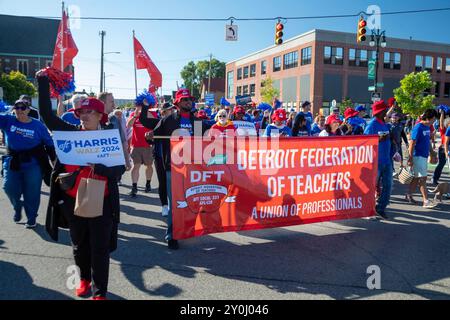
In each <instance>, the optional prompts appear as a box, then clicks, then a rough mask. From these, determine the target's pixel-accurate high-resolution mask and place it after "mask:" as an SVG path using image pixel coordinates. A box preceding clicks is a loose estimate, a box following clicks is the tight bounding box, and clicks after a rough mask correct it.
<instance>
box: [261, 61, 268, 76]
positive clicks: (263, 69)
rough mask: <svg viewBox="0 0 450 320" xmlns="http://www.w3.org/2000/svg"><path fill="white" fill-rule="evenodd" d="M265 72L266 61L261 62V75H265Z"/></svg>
mask: <svg viewBox="0 0 450 320" xmlns="http://www.w3.org/2000/svg"><path fill="white" fill-rule="evenodd" d="M266 72H267V61H266V60H264V61H261V74H266Z"/></svg>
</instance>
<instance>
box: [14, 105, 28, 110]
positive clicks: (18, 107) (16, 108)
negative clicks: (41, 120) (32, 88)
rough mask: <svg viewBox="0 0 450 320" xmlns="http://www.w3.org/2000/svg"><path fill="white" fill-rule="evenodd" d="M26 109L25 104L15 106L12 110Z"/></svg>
mask: <svg viewBox="0 0 450 320" xmlns="http://www.w3.org/2000/svg"><path fill="white" fill-rule="evenodd" d="M27 109H28V107H27V106H16V107H14V110H22V111H25V110H27Z"/></svg>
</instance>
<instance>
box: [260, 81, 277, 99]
mask: <svg viewBox="0 0 450 320" xmlns="http://www.w3.org/2000/svg"><path fill="white" fill-rule="evenodd" d="M261 87H262V88H261V101H262V102H265V103H268V104H270V105H272V102H273V100H274V99H275V98H278V97H279V96H280V90H278V89H276V88H274V87H273V80H272V78H271V77H267V78H266V79H265V80H263V81H262V83H261Z"/></svg>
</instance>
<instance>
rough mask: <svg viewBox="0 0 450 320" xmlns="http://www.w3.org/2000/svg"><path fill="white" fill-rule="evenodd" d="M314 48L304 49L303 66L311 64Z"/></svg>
mask: <svg viewBox="0 0 450 320" xmlns="http://www.w3.org/2000/svg"><path fill="white" fill-rule="evenodd" d="M311 58H312V47H308V48H304V49H302V66H305V65H307V64H311Z"/></svg>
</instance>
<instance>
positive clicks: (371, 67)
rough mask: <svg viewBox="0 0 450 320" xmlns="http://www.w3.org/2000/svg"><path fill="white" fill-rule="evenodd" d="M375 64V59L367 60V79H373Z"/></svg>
mask: <svg viewBox="0 0 450 320" xmlns="http://www.w3.org/2000/svg"><path fill="white" fill-rule="evenodd" d="M376 65H377V62H376V60H375V59H370V60H369V65H368V78H369V80H374V79H375V72H376Z"/></svg>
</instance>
